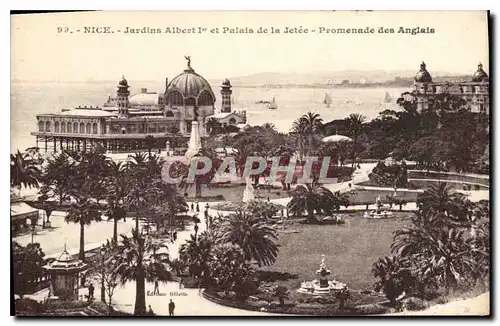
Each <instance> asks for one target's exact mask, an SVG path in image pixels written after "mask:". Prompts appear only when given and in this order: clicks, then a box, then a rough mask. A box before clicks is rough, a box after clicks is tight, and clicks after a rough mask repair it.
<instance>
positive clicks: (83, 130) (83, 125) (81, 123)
mask: <svg viewBox="0 0 500 326" xmlns="http://www.w3.org/2000/svg"><path fill="white" fill-rule="evenodd" d="M78 131H79V132H80V133H81V134H84V133H85V124H84V123H83V122H80V129H79V130H78Z"/></svg>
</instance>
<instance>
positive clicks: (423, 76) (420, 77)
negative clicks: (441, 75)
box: [415, 62, 432, 83]
mask: <svg viewBox="0 0 500 326" xmlns="http://www.w3.org/2000/svg"><path fill="white" fill-rule="evenodd" d="M415 81H416V82H417V83H432V77H431V74H429V72H428V71H427V69H426V66H425V62H422V64H421V65H420V70H419V71H418V72H417V75H416V76H415Z"/></svg>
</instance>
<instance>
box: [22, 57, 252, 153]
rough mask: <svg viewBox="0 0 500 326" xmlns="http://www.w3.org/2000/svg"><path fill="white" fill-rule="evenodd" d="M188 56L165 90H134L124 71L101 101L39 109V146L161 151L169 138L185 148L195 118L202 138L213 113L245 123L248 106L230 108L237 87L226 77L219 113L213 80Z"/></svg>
mask: <svg viewBox="0 0 500 326" xmlns="http://www.w3.org/2000/svg"><path fill="white" fill-rule="evenodd" d="M186 59H187V60H188V63H187V67H186V69H184V71H183V73H181V74H179V75H177V76H176V77H175V78H173V79H172V81H171V82H170V83H169V82H168V78H167V79H166V81H165V92H164V93H160V94H158V93H156V92H148V90H147V89H146V88H142V89H141V92H140V93H139V94H135V95H132V96H130V91H129V88H130V85H129V84H128V81H127V80H126V79H125V77H122V79H121V80H120V81H119V82H118V85H117V91H116V97H109V98H108V100H107V102H106V103H104V105H103V106H102V107H92V106H90V107H87V106H84V107H77V108H70V109H62V110H61V112H57V113H52V114H38V115H37V123H38V130H37V131H35V132H32V133H31V134H32V135H34V136H36V140H37V147H41V148H42V149H45V151H49V150H50V151H54V152H55V151H58V150H61V149H68V150H77V151H81V150H91V149H92V148H95V147H102V148H104V149H105V150H106V151H107V152H109V153H117V152H134V151H140V150H150V151H157V152H161V151H162V150H163V149H165V148H166V146H167V144H168V147H169V150H172V151H173V152H174V153H176V154H183V152H185V150H186V149H187V142H188V139H189V136H190V133H191V124H192V122H193V120H196V121H198V123H199V129H200V136H201V137H202V138H205V137H206V136H207V132H206V125H205V124H206V121H207V119H208V118H209V117H213V118H215V119H221V123H228V124H233V123H234V124H241V123H246V112H243V113H241V112H231V93H232V91H231V84H230V82H229V80H227V79H226V80H225V81H224V82H223V84H222V86H221V95H222V106H221V112H219V113H217V114H216V115H215V116H214V113H215V100H216V98H215V94H214V92H213V91H212V88H211V86H210V84H209V83H208V81H207V80H206V79H205V78H203V77H202V76H200V75H199V74H197V73H196V72H195V71H194V69H193V68H192V67H191V59H190V58H189V57H186ZM221 114H222V115H221ZM219 115H221V116H219ZM228 115H231V116H230V117H228ZM226 120H227V121H226ZM40 142H41V143H42V144H39V143H40ZM39 145H41V146H39Z"/></svg>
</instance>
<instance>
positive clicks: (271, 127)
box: [262, 122, 278, 133]
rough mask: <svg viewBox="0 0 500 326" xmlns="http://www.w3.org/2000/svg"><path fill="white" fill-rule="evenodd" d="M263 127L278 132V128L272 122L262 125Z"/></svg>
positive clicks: (270, 131)
mask: <svg viewBox="0 0 500 326" xmlns="http://www.w3.org/2000/svg"><path fill="white" fill-rule="evenodd" d="M262 128H263V129H264V130H265V131H267V132H269V133H276V132H277V131H278V129H277V128H276V126H275V125H274V123H272V122H266V123H264V124H263V125H262Z"/></svg>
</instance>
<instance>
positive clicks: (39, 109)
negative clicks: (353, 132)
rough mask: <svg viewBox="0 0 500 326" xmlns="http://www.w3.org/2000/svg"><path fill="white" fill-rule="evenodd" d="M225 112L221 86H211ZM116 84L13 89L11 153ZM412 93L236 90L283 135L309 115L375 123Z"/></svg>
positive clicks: (258, 118) (254, 121)
mask: <svg viewBox="0 0 500 326" xmlns="http://www.w3.org/2000/svg"><path fill="white" fill-rule="evenodd" d="M129 83H130V84H132V85H138V86H137V87H131V90H130V91H131V94H136V93H139V92H140V89H141V88H147V89H148V91H153V92H163V91H164V85H163V84H161V83H155V82H139V81H138V82H134V81H129ZM212 90H213V91H214V93H215V95H216V97H217V101H216V103H215V106H216V108H218V107H220V100H221V97H220V85H212ZM115 91H116V83H113V82H101V81H88V82H26V81H23V82H21V81H13V82H12V83H11V152H15V151H17V149H19V150H21V151H23V150H25V149H26V148H28V147H32V146H35V144H36V142H35V137H34V136H31V135H30V132H32V131H35V130H37V124H36V115H37V114H40V113H55V112H60V111H61V109H64V108H74V107H77V106H102V105H103V103H104V102H106V100H107V98H108V96H113V95H114V94H115ZM406 91H409V89H407V88H378V87H373V88H367V87H365V88H329V89H320V88H249V87H237V86H234V87H233V100H234V103H233V104H232V106H233V110H235V111H239V110H246V112H247V122H248V123H249V124H250V125H261V124H264V123H266V122H272V123H274V125H275V126H276V128H277V129H278V130H279V131H281V132H288V131H289V130H290V128H291V127H292V124H293V121H294V120H295V119H297V118H298V117H300V116H301V115H302V114H304V113H307V112H308V111H311V112H315V113H318V114H320V115H321V118H323V121H324V122H328V121H331V120H334V119H343V118H345V117H347V116H349V114H351V113H361V114H363V115H364V116H366V117H367V119H368V120H371V119H373V118H375V117H377V115H378V114H379V113H380V112H381V111H383V110H385V109H397V105H396V104H395V101H396V99H397V98H398V97H399V96H400V95H401V94H402V93H403V92H406ZM386 92H388V93H389V94H390V96H391V97H392V98H393V102H392V103H382V99H383V98H384V96H385V93H386ZM325 94H328V95H329V96H330V98H331V99H332V103H331V105H330V107H329V108H328V107H326V105H325V104H323V100H324V99H325ZM273 97H274V98H275V100H276V103H277V105H278V109H277V110H269V109H268V108H267V105H266V104H258V103H256V102H258V101H272V99H273Z"/></svg>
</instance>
